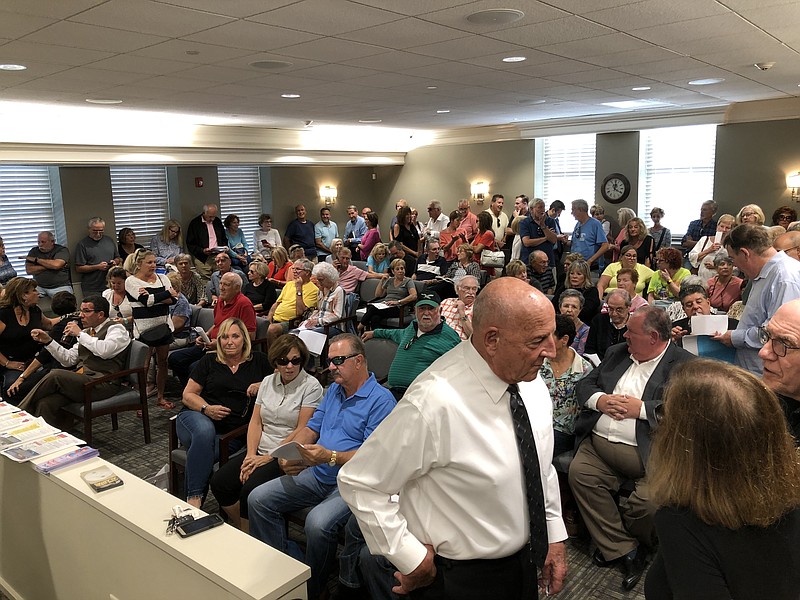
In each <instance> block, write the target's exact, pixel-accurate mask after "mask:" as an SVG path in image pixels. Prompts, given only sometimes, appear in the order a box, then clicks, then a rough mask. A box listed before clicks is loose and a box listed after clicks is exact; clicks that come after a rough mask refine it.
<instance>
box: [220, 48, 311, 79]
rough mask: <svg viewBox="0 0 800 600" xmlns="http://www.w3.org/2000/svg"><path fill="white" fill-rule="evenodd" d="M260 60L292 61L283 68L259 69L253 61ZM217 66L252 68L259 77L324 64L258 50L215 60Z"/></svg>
mask: <svg viewBox="0 0 800 600" xmlns="http://www.w3.org/2000/svg"><path fill="white" fill-rule="evenodd" d="M259 61H280V62H287V63H290V66H288V67H286V68H281V69H274V70H273V69H259V68H257V67H251V66H250V65H251V63H254V62H259ZM214 64H215V66H217V67H232V68H234V69H247V70H252V71H253V74H254V75H255V76H256V77H258V76H260V75H264V74H269V73H293V72H294V71H299V70H300V69H307V68H309V67H318V66H319V65H321V64H323V63H321V62H319V61H316V60H305V59H302V58H296V57H294V56H283V55H281V54H275V53H274V52H258V53H255V54H250V53H248V54H245V55H244V56H239V57H237V58H233V59H230V60H223V61H220V62H215V63H214Z"/></svg>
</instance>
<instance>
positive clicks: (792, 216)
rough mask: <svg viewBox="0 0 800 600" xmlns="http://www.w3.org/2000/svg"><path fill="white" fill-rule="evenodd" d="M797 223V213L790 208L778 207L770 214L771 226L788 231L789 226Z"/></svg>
mask: <svg viewBox="0 0 800 600" xmlns="http://www.w3.org/2000/svg"><path fill="white" fill-rule="evenodd" d="M795 221H797V211H796V210H795V209H793V208H792V207H791V206H785V205H784V206H779V207H778V208H776V209H775V212H774V213H772V224H773V225H780V226H781V227H784V228H786V229H787V230H788V229H789V225H790V224H791V223H793V222H795Z"/></svg>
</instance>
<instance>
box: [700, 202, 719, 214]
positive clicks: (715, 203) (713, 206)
mask: <svg viewBox="0 0 800 600" xmlns="http://www.w3.org/2000/svg"><path fill="white" fill-rule="evenodd" d="M706 205H708V206H710V207H711V209H712V210H713V211H714V212H717V202H716V201H715V200H706V201H705V202H703V204H701V206H706Z"/></svg>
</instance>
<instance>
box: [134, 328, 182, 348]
mask: <svg viewBox="0 0 800 600" xmlns="http://www.w3.org/2000/svg"><path fill="white" fill-rule="evenodd" d="M173 339H174V338H173V337H172V329H170V328H169V325H168V324H166V323H159V324H158V325H156V326H155V327H151V328H150V329H148V330H147V331H142V332H141V333H140V334H139V341H140V342H142V343H144V344H147V345H148V346H161V345H164V344H171V343H172V341H173Z"/></svg>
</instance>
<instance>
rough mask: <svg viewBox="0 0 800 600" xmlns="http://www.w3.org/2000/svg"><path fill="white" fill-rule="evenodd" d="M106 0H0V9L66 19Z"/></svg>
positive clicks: (21, 13)
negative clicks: (67, 0)
mask: <svg viewBox="0 0 800 600" xmlns="http://www.w3.org/2000/svg"><path fill="white" fill-rule="evenodd" d="M105 1H106V0H69V2H62V1H60V0H24V1H20V0H0V11H6V12H11V13H18V14H20V15H32V16H36V17H47V18H50V19H66V18H67V17H69V16H71V15H74V14H77V13H79V12H83V11H84V10H86V9H87V8H91V7H92V6H97V5H98V4H102V3H103V2H105Z"/></svg>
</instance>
